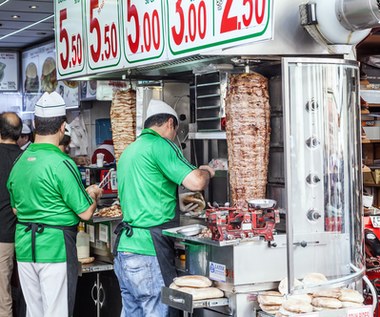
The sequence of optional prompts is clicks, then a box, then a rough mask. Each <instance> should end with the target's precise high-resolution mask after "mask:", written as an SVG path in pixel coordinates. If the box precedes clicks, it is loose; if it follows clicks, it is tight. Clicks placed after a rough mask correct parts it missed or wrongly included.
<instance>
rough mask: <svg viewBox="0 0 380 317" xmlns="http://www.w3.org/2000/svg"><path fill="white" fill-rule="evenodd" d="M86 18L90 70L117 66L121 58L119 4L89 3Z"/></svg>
mask: <svg viewBox="0 0 380 317" xmlns="http://www.w3.org/2000/svg"><path fill="white" fill-rule="evenodd" d="M86 17H87V21H86V22H87V24H86V28H87V37H88V55H89V56H88V65H89V67H90V69H92V70H94V69H99V68H102V69H104V68H110V67H112V66H114V65H117V64H118V62H119V60H120V57H121V54H120V32H119V12H118V2H117V1H105V0H90V1H87V2H86Z"/></svg>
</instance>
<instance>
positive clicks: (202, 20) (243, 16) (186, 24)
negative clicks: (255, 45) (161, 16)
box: [166, 0, 272, 56]
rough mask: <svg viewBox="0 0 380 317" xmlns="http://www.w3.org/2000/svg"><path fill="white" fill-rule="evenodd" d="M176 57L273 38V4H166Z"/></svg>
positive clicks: (194, 0) (191, 0)
mask: <svg viewBox="0 0 380 317" xmlns="http://www.w3.org/2000/svg"><path fill="white" fill-rule="evenodd" d="M166 7H167V24H168V43H169V50H170V53H171V54H172V55H174V56H179V55H189V54H194V53H195V52H197V53H198V52H200V51H202V50H210V49H213V48H222V47H229V46H230V47H231V46H234V45H240V44H243V43H249V42H255V41H261V40H264V39H270V38H271V37H272V1H271V0H242V1H233V0H216V1H208V0H176V1H172V0H166Z"/></svg>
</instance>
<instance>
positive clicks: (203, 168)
mask: <svg viewBox="0 0 380 317" xmlns="http://www.w3.org/2000/svg"><path fill="white" fill-rule="evenodd" d="M198 168H199V169H200V170H204V171H207V172H208V173H209V175H210V178H213V177H214V176H215V170H214V169H213V168H212V167H210V166H208V165H201V166H199V167H198Z"/></svg>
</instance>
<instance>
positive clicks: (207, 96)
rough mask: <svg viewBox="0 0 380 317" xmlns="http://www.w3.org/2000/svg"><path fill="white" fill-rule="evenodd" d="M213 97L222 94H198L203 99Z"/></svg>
mask: <svg viewBox="0 0 380 317" xmlns="http://www.w3.org/2000/svg"><path fill="white" fill-rule="evenodd" d="M213 97H220V94H209V95H201V96H197V98H198V99H203V98H213Z"/></svg>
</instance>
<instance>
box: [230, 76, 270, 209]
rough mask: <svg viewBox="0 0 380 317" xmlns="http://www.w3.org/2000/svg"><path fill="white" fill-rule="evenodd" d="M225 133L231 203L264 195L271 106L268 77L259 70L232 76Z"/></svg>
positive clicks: (238, 203) (238, 204) (239, 203)
mask: <svg viewBox="0 0 380 317" xmlns="http://www.w3.org/2000/svg"><path fill="white" fill-rule="evenodd" d="M226 134H227V148H228V169H229V174H230V187H231V193H232V202H233V204H235V205H236V206H240V207H242V206H244V205H245V204H246V200H247V199H253V198H255V199H257V198H265V191H266V185H267V173H268V161H269V141H270V106H269V93H268V80H267V78H265V77H264V76H262V75H260V74H257V73H245V74H233V75H230V83H229V87H228V91H227V96H226Z"/></svg>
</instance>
